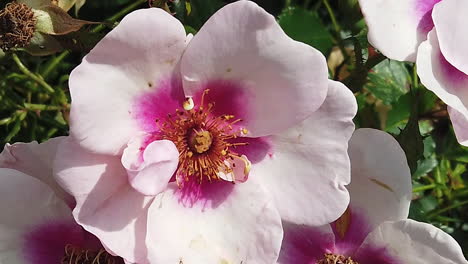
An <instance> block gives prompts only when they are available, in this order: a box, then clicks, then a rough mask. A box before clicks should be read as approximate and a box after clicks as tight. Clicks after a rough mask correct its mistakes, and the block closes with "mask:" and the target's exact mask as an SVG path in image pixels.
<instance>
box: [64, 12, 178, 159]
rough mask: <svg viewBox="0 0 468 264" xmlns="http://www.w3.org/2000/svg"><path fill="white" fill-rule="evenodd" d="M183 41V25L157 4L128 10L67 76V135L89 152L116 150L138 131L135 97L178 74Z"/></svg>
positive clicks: (111, 151) (115, 152) (108, 152)
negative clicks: (156, 5)
mask: <svg viewBox="0 0 468 264" xmlns="http://www.w3.org/2000/svg"><path fill="white" fill-rule="evenodd" d="M185 46H186V35H185V30H184V28H183V26H182V24H181V23H180V22H179V21H178V20H177V19H175V18H174V17H173V16H171V15H170V14H168V13H167V12H165V11H163V10H162V9H158V8H150V9H141V10H137V11H134V12H132V13H130V14H129V15H127V16H126V17H125V18H124V19H123V20H122V21H121V22H120V24H119V25H118V26H117V27H116V28H115V29H114V30H112V31H111V32H110V33H109V34H107V35H106V36H105V37H104V38H103V39H102V40H101V41H100V42H99V43H98V44H97V45H96V47H95V48H94V49H93V50H92V51H91V52H90V53H89V54H88V55H87V56H86V57H85V58H84V59H83V62H82V63H81V64H80V65H79V66H78V67H77V68H75V69H74V70H73V72H72V74H71V76H70V93H71V97H72V108H71V114H70V126H71V130H70V133H71V135H72V136H73V137H75V138H76V139H77V140H78V142H79V143H80V144H81V145H82V146H84V147H86V148H87V149H89V150H92V151H94V152H99V153H103V154H117V153H121V152H122V151H123V149H124V147H125V145H126V144H127V142H128V141H129V140H130V138H131V137H132V136H133V135H135V133H136V132H138V131H139V130H140V129H139V127H138V122H137V121H136V120H134V117H133V116H132V107H133V104H134V100H135V98H136V97H137V96H138V95H141V94H142V93H144V92H147V91H149V90H154V89H158V84H159V83H160V82H161V81H163V80H165V79H170V78H171V77H172V75H174V74H176V75H177V74H178V72H177V70H175V69H176V68H177V63H178V61H179V58H180V56H181V54H182V52H183V51H184V49H185Z"/></svg>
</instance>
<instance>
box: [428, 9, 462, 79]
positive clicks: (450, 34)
mask: <svg viewBox="0 0 468 264" xmlns="http://www.w3.org/2000/svg"><path fill="white" fill-rule="evenodd" d="M467 10H468V2H467V1H465V0H444V1H442V2H440V3H439V4H437V5H436V6H435V7H434V12H432V18H433V19H434V25H435V28H436V30H437V37H438V40H439V44H440V50H441V51H442V54H444V57H445V59H446V60H447V61H448V62H450V64H452V65H453V66H454V67H455V68H457V69H458V70H460V71H462V72H464V73H465V74H468V53H467V52H466V48H465V47H468V35H467V34H466V12H467Z"/></svg>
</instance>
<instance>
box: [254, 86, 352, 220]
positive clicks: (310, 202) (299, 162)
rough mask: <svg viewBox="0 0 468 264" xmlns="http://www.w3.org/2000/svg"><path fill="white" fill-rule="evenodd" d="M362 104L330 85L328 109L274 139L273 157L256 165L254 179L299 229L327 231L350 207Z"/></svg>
mask: <svg viewBox="0 0 468 264" xmlns="http://www.w3.org/2000/svg"><path fill="white" fill-rule="evenodd" d="M356 111H357V104H356V99H355V97H354V95H353V94H352V93H351V91H350V90H349V89H348V88H347V87H345V86H344V85H343V84H341V83H339V82H334V81H329V90H328V95H327V98H326V99H325V102H324V103H323V105H322V106H321V107H320V109H318V110H317V111H316V112H315V113H314V114H312V115H311V116H310V117H309V118H308V119H306V120H305V121H304V122H302V123H301V124H300V125H298V126H296V127H294V128H292V129H290V130H288V131H287V132H286V133H282V134H279V135H275V136H273V137H272V151H273V153H272V154H270V155H267V156H266V157H265V158H264V159H263V160H262V161H261V162H260V163H257V164H254V165H252V170H251V173H250V178H256V179H259V180H260V181H261V182H262V185H263V186H265V188H266V189H268V191H269V192H270V193H271V196H272V198H273V199H274V202H275V204H276V206H277V207H278V210H279V212H280V214H281V218H282V219H283V220H285V221H289V222H291V223H295V224H308V225H314V226H317V225H324V224H327V223H330V222H332V221H334V220H336V219H337V218H338V217H339V216H340V215H341V214H342V213H343V212H344V211H345V209H346V207H347V206H348V202H349V195H348V191H347V189H346V187H345V185H346V184H348V183H349V181H350V164H349V157H348V153H347V149H348V141H349V138H350V137H351V134H352V133H353V131H354V124H353V121H352V119H353V117H354V116H355V114H356Z"/></svg>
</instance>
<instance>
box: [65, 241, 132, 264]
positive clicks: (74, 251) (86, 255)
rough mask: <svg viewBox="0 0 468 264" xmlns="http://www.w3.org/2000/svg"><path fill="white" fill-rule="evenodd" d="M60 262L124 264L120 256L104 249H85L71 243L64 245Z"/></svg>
mask: <svg viewBox="0 0 468 264" xmlns="http://www.w3.org/2000/svg"><path fill="white" fill-rule="evenodd" d="M60 263H61V264H124V261H123V259H122V258H120V257H115V256H112V255H111V254H109V253H107V251H105V250H104V249H101V250H85V249H81V248H78V247H75V246H73V245H70V244H68V245H66V246H65V254H64V256H63V258H62V261H61V262H60Z"/></svg>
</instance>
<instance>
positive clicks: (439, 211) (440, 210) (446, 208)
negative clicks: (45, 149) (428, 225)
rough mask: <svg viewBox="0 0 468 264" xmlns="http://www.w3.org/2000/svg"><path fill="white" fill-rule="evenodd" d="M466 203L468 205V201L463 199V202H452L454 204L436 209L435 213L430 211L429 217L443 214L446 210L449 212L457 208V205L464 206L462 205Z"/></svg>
mask: <svg viewBox="0 0 468 264" xmlns="http://www.w3.org/2000/svg"><path fill="white" fill-rule="evenodd" d="M464 205H468V201H463V202H460V203H456V204H452V205H449V206H447V207H444V208H442V209H439V210H436V211H434V212H433V213H430V214H429V215H428V216H427V218H433V217H435V216H437V215H439V214H441V213H445V212H447V211H450V210H452V209H455V208H457V207H462V206H464Z"/></svg>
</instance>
